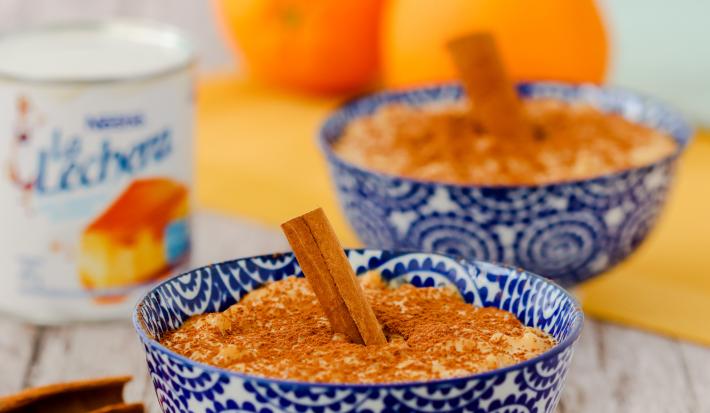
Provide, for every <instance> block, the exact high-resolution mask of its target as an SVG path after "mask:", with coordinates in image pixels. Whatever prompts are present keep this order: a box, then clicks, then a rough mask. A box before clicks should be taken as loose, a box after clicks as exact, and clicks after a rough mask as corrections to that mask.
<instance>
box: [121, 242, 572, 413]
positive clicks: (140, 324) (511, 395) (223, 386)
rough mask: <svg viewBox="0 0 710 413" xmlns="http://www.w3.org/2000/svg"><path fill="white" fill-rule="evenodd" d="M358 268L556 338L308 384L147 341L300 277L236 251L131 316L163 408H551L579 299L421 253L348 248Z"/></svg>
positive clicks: (522, 411)
mask: <svg viewBox="0 0 710 413" xmlns="http://www.w3.org/2000/svg"><path fill="white" fill-rule="evenodd" d="M347 254H348V258H349V259H350V262H351V263H352V264H353V267H354V268H355V269H356V271H357V273H358V274H362V273H364V272H367V271H369V270H378V271H380V273H381V274H382V276H383V277H384V278H385V279H388V280H391V279H395V278H399V279H401V280H404V281H406V282H409V283H411V284H413V285H415V286H441V285H452V286H455V287H456V288H458V290H459V291H460V292H461V295H462V297H463V298H464V299H465V300H466V301H467V302H470V303H473V304H475V305H479V306H493V307H498V308H502V309H504V310H508V311H511V312H512V313H514V314H515V315H516V316H517V317H518V318H519V319H520V320H521V321H522V322H523V323H524V324H526V325H529V326H534V327H539V328H541V329H542V330H544V331H546V332H548V333H550V334H551V335H552V336H554V337H555V338H556V339H557V340H558V343H559V344H557V345H556V346H555V347H553V348H552V349H551V350H549V351H547V352H546V353H543V354H541V355H540V356H538V357H535V358H533V359H530V360H528V361H525V362H523V363H520V364H516V365H513V366H510V367H506V368H503V369H499V370H493V371H490V372H486V373H482V374H476V375H472V376H467V377H461V378H455V379H447V380H436V381H428V382H412V383H398V384H384V385H380V384H377V385H372V384H360V385H357V384H314V383H305V382H296V381H284V380H275V379H267V378H261V377H256V376H250V375H245V374H240V373H236V372H231V371H227V370H223V369H219V368H216V367H211V366H208V365H205V364H201V363H198V362H195V361H192V360H189V359H187V358H185V357H182V356H180V355H178V354H176V353H174V352H172V351H170V350H168V349H166V348H165V347H163V346H162V345H160V344H159V343H158V342H157V341H156V340H155V338H160V337H161V336H162V335H163V333H165V332H166V331H168V330H170V329H175V328H177V327H179V326H180V325H182V323H183V322H184V321H185V320H186V319H187V318H188V317H189V316H191V315H195V314H203V313H207V312H214V311H222V310H224V309H226V308H227V307H229V306H230V305H232V304H234V303H235V302H237V301H239V300H240V299H241V298H242V297H243V296H244V295H245V294H246V293H248V292H249V291H252V290H254V289H255V288H258V287H259V286H260V285H262V284H263V283H265V282H268V281H275V280H280V279H282V278H284V277H288V276H292V275H297V276H302V273H301V270H300V268H299V267H298V263H297V262H296V260H295V258H294V257H293V255H292V254H290V253H288V254H278V255H266V256H261V257H251V258H242V259H237V260H234V261H228V262H224V263H221V264H214V265H210V266H207V267H203V268H199V269H196V270H194V271H191V272H189V273H186V274H184V275H180V276H178V277H175V278H172V279H170V280H168V281H165V282H163V283H162V284H160V285H158V286H157V287H155V288H154V289H153V290H152V291H150V292H149V293H148V294H146V296H145V297H144V298H143V299H142V300H141V301H140V302H139V304H138V306H137V307H136V311H135V313H134V315H133V322H134V325H135V328H136V330H137V331H138V334H139V336H140V339H141V341H142V342H143V345H144V346H145V351H146V357H147V361H148V368H149V369H150V375H151V378H152V380H153V384H154V385H155V390H156V394H157V396H158V400H159V401H160V405H161V407H162V409H163V411H164V412H166V413H168V412H170V413H176V412H190V413H208V412H210V413H216V412H260V413H268V412H290V413H327V412H363V413H364V412H369V413H376V412H392V413H394V412H405V411H406V412H423V413H424V412H426V413H432V412H440V411H447V412H480V413H483V412H498V413H504V412H505V413H543V412H547V413H549V412H552V411H554V410H555V406H556V405H557V402H558V401H559V398H560V392H561V390H562V385H563V383H564V379H565V376H566V373H567V368H568V367H569V364H570V361H571V358H572V352H573V345H574V343H575V341H576V340H577V338H578V337H579V333H580V331H581V329H582V321H583V315H582V311H581V309H580V308H579V305H578V304H577V303H576V302H575V300H574V299H573V298H572V297H571V296H570V295H569V294H568V293H567V292H565V291H564V290H563V289H562V288H561V287H559V286H557V285H555V284H553V283H552V282H550V281H547V280H545V279H543V278H541V277H538V276H536V275H533V274H530V273H527V272H523V271H519V270H515V269H512V268H507V267H501V266H497V265H493V264H487V263H482V262H472V261H464V260H457V259H454V258H452V257H448V256H444V255H438V254H430V253H407V252H391V251H381V250H348V251H347Z"/></svg>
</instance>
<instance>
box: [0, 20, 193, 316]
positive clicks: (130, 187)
mask: <svg viewBox="0 0 710 413" xmlns="http://www.w3.org/2000/svg"><path fill="white" fill-rule="evenodd" d="M193 63H194V55H193V50H192V46H191V44H190V43H189V41H188V40H187V39H186V37H185V36H184V35H182V34H181V33H180V32H178V31H177V30H175V29H173V28H171V27H166V26H162V25H159V24H155V23H147V22H137V21H112V22H84V23H71V24H60V25H55V26H45V27H41V28H35V29H29V30H25V31H20V32H15V33H10V34H7V35H4V36H2V37H0V131H1V132H2V137H1V139H0V168H2V169H0V171H1V172H2V173H1V174H0V201H1V202H2V208H3V210H2V218H1V219H2V222H3V224H2V230H0V284H1V285H2V286H1V287H0V311H3V312H6V313H12V314H15V315H17V316H19V317H22V318H25V319H27V320H31V321H33V322H37V323H42V324H51V323H60V322H65V321H72V320H100V319H110V318H121V317H126V316H128V314H129V313H130V308H131V307H132V306H133V305H134V304H135V302H136V300H137V298H138V295H139V294H141V292H142V291H143V290H144V289H145V288H146V287H147V286H148V285H150V284H152V283H154V282H156V281H157V280H159V279H161V278H163V277H165V276H167V275H169V274H173V273H175V272H177V271H179V270H180V268H179V267H180V266H182V265H183V264H185V263H186V261H187V259H188V257H189V252H190V193H191V187H192V152H193V148H192V135H193V130H192V121H193Z"/></svg>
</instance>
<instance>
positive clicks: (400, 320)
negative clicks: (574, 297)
mask: <svg viewBox="0 0 710 413" xmlns="http://www.w3.org/2000/svg"><path fill="white" fill-rule="evenodd" d="M360 282H361V284H362V286H363V289H364V291H365V294H366V297H367V299H368V301H369V302H370V304H371V306H372V309H373V310H374V312H375V315H376V316H377V319H378V321H379V323H380V324H381V326H382V329H383V331H384V333H385V336H386V338H387V344H384V345H368V346H364V345H361V344H354V343H351V342H349V341H348V340H347V339H346V338H345V336H343V335H341V334H334V333H333V332H332V330H331V327H330V324H329V322H328V319H327V318H326V316H325V314H324V312H323V310H322V309H321V307H320V306H319V303H318V300H317V299H316V296H315V294H314V293H313V291H312V289H311V287H310V285H309V284H308V282H307V281H306V279H304V278H295V277H289V278H286V279H284V280H281V281H277V282H273V283H270V284H267V285H265V286H263V287H261V288H259V289H257V290H255V291H253V292H251V293H249V294H247V295H246V296H245V297H244V298H243V299H242V300H241V301H239V302H238V303H237V304H234V305H233V306H231V307H230V308H228V309H227V310H225V311H224V312H222V313H211V314H203V315H197V316H194V317H192V318H190V319H189V320H187V321H186V322H185V323H184V324H183V325H182V326H181V327H180V328H178V329H177V330H174V331H171V332H168V333H166V334H165V335H164V336H163V338H162V339H161V340H160V341H161V343H162V344H163V345H165V346H166V347H167V348H169V349H171V350H173V351H175V352H177V353H179V354H181V355H183V356H186V357H188V358H190V359H193V360H195V361H198V362H202V363H207V364H211V365H214V366H217V367H221V368H225V369H229V370H233V371H238V372H242V373H247V374H253V375H259V376H264V377H270V378H278V379H289V380H299V381H307V382H322V383H391V382H408V381H421V380H432V379H442V378H451V377H459V376H465V375H469V374H473V373H480V372H483V371H487V370H492V369H496V368H500V367H504V366H508V365H511V364H515V363H518V362H521V361H524V360H527V359H530V358H532V357H535V356H537V355H539V354H541V353H543V352H545V351H546V350H549V349H550V348H551V347H552V346H554V345H555V340H554V338H552V337H551V336H550V335H548V334H546V333H544V332H543V331H541V330H539V329H536V328H531V327H526V326H525V325H523V324H522V323H521V322H520V321H519V320H518V319H517V318H516V317H515V315H513V314H512V313H509V312H507V311H504V310H500V309H497V308H490V307H489V308H481V307H476V306H473V305H471V304H467V303H465V302H464V301H463V300H462V298H461V297H460V295H459V293H458V292H457V291H456V290H454V289H450V288H441V287H431V288H416V287H414V286H412V285H410V284H402V285H397V286H390V285H387V284H385V283H384V282H383V281H382V280H381V278H380V277H379V275H376V274H368V275H367V276H364V277H360Z"/></svg>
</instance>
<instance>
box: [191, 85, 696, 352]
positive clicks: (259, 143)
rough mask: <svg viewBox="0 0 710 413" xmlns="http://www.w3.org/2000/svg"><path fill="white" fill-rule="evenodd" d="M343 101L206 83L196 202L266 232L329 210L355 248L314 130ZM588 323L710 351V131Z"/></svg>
mask: <svg viewBox="0 0 710 413" xmlns="http://www.w3.org/2000/svg"><path fill="white" fill-rule="evenodd" d="M337 104H338V102H337V101H336V100H332V99H331V100H328V99H320V98H306V97H300V96H293V95H289V94H286V93H283V92H279V91H274V90H271V89H268V88H266V87H263V86H261V85H257V84H254V83H251V82H247V81H244V80H241V79H239V78H236V77H231V76H229V75H224V76H212V77H210V78H206V79H203V80H202V81H201V82H200V87H199V90H198V127H197V145H196V147H197V172H196V174H197V184H196V193H197V199H198V202H199V204H200V205H201V206H203V207H206V208H211V209H215V210H219V211H223V212H227V213H233V214H239V215H242V216H248V217H250V218H253V219H256V220H258V221H261V222H263V223H265V224H268V225H273V226H277V225H278V224H280V223H281V222H283V221H285V220H287V219H289V218H290V217H293V216H295V215H299V214H302V213H304V212H306V211H308V210H311V209H314V208H316V207H318V206H322V207H323V208H324V209H325V210H326V212H327V213H328V215H329V217H331V220H332V221H333V225H334V226H335V229H336V231H337V232H338V234H339V236H340V238H341V240H342V242H343V244H345V245H349V246H355V245H358V242H357V239H356V238H355V236H354V234H353V232H352V231H351V230H350V228H349V226H348V225H347V222H346V220H345V218H344V217H343V215H342V213H341V211H340V208H339V207H338V205H337V202H336V199H335V193H334V191H333V188H332V186H331V183H330V179H329V176H328V172H327V168H326V163H325V160H324V159H323V157H322V156H321V154H320V150H319V149H318V147H317V145H316V143H315V139H316V138H315V137H316V133H317V130H318V128H319V126H320V123H321V122H322V120H323V119H324V118H325V117H326V116H327V114H328V111H329V110H331V109H332V108H333V107H335V106H337ZM578 293H579V296H580V297H581V298H582V302H583V305H584V307H585V309H586V311H587V313H588V314H589V315H592V316H596V317H600V318H603V319H607V320H611V321H615V322H620V323H625V324H629V325H633V326H637V327H641V328H646V329H649V330H653V331H657V332H661V333H664V334H667V335H671V336H674V337H679V338H684V339H687V340H693V341H696V342H700V343H704V344H708V345H710V133H704V134H700V136H697V137H696V140H695V142H694V143H693V144H692V146H691V148H690V149H689V150H688V152H687V154H686V156H685V157H684V159H683V161H682V163H681V167H680V170H679V173H678V180H677V183H676V185H675V187H674V189H673V191H672V193H671V200H670V202H669V204H668V206H667V208H666V210H665V212H664V214H663V216H662V218H661V222H660V223H659V225H658V227H657V228H656V229H655V230H654V232H653V233H652V234H651V236H650V238H649V239H648V241H647V242H646V243H644V245H642V247H641V248H640V249H639V251H638V252H637V253H635V254H634V255H633V256H632V257H631V258H630V259H629V260H627V261H626V262H624V263H623V264H622V265H620V266H619V267H618V268H616V269H614V270H613V271H611V272H609V273H608V274H605V275H603V276H600V277H598V278H597V279H595V280H592V281H590V282H588V283H586V284H585V285H584V286H583V287H580V288H579V290H578Z"/></svg>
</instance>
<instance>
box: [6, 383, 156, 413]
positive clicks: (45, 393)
mask: <svg viewBox="0 0 710 413" xmlns="http://www.w3.org/2000/svg"><path fill="white" fill-rule="evenodd" d="M130 380H131V378H130V377H127V376H122V377H110V378H105V379H96V380H84V381H75V382H69V383H60V384H52V385H49V386H42V387H36V388H33V389H28V390H24V391H22V392H20V393H17V394H14V395H11V396H6V397H2V398H0V413H11V412H12V413H15V412H17V413H19V412H26V413H34V412H38V413H39V412H43V413H51V412H61V413H85V412H93V411H99V412H102V413H109V412H123V413H138V412H142V411H143V405H142V404H139V403H137V404H128V405H127V404H123V387H124V386H125V384H126V383H127V382H129V381H130ZM107 408H113V410H106V409H107Z"/></svg>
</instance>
